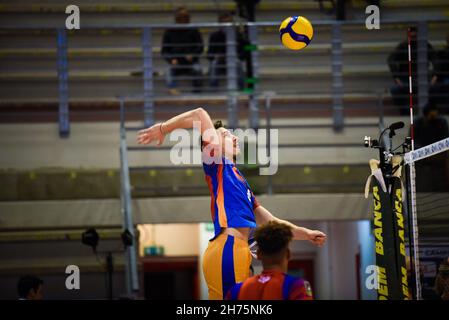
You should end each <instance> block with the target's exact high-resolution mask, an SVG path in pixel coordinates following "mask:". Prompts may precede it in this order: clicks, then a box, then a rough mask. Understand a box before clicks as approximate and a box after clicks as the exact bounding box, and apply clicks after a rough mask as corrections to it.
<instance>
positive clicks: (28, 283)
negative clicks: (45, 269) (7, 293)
mask: <svg viewBox="0 0 449 320" xmlns="http://www.w3.org/2000/svg"><path fill="white" fill-rule="evenodd" d="M43 285H44V282H43V281H42V280H41V279H39V278H38V277H35V276H23V277H21V278H20V279H19V282H18V283H17V291H18V293H19V300H42V299H43V294H42V290H43Z"/></svg>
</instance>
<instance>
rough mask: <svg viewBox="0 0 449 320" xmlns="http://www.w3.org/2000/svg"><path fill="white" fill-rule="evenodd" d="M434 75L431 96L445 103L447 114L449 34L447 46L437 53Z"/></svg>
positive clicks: (436, 101) (434, 99) (448, 100)
mask: <svg viewBox="0 0 449 320" xmlns="http://www.w3.org/2000/svg"><path fill="white" fill-rule="evenodd" d="M434 74H435V75H434V76H433V78H432V82H431V88H430V98H431V99H433V101H435V103H437V104H438V105H445V108H444V109H443V110H444V112H443V113H445V114H449V34H448V35H447V36H446V47H445V48H444V49H442V50H440V51H438V52H437V54H436V63H435V70H434Z"/></svg>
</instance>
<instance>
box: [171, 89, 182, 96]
mask: <svg viewBox="0 0 449 320" xmlns="http://www.w3.org/2000/svg"><path fill="white" fill-rule="evenodd" d="M168 93H169V94H170V95H171V96H179V95H180V94H181V92H180V91H179V90H178V89H175V88H171V89H168Z"/></svg>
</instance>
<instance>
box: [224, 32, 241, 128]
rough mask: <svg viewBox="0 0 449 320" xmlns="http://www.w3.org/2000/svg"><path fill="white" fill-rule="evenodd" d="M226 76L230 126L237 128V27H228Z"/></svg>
mask: <svg viewBox="0 0 449 320" xmlns="http://www.w3.org/2000/svg"><path fill="white" fill-rule="evenodd" d="M225 32H226V74H227V82H228V125H229V127H231V128H237V126H238V115H237V45H236V36H235V27H234V26H226V27H225Z"/></svg>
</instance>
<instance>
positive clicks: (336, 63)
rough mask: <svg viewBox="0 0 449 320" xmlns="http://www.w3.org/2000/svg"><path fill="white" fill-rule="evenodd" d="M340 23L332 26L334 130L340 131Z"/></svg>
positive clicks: (341, 119) (341, 105) (341, 107)
mask: <svg viewBox="0 0 449 320" xmlns="http://www.w3.org/2000/svg"><path fill="white" fill-rule="evenodd" d="M342 67H343V61H342V49H341V23H340V22H336V23H335V24H334V25H333V26H332V100H333V118H334V130H335V131H341V130H342V129H343V125H344V119H343V75H342Z"/></svg>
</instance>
